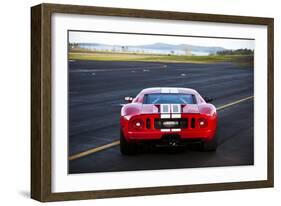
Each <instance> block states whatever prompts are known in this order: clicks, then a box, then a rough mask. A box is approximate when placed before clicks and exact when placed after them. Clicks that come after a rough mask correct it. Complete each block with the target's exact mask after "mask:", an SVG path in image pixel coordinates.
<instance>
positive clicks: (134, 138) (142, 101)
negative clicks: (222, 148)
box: [120, 87, 218, 155]
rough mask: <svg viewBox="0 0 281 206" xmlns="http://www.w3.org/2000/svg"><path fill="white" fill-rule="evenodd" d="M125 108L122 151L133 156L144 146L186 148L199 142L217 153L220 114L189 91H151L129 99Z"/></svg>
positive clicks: (174, 89) (121, 138) (194, 92)
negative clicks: (145, 144)
mask: <svg viewBox="0 0 281 206" xmlns="http://www.w3.org/2000/svg"><path fill="white" fill-rule="evenodd" d="M125 100H126V101H128V104H125V105H124V106H123V107H122V109H121V117H120V150H121V153H122V154H126V155H128V154H133V153H136V151H137V146H138V145H139V144H140V143H153V144H155V145H161V146H172V147H174V146H182V145H185V144H186V143H189V142H194V141H195V142H199V143H200V144H201V148H202V149H203V151H215V150H216V147H217V143H216V129H217V118H218V117H217V111H216V108H215V106H214V105H212V104H209V103H208V102H210V101H212V99H211V98H208V97H205V98H202V97H201V96H200V94H199V93H198V92H197V91H195V90H193V89H188V88H172V87H168V88H166V87H160V88H147V89H144V90H142V91H141V92H140V93H139V94H138V95H137V96H136V97H135V98H132V97H125Z"/></svg>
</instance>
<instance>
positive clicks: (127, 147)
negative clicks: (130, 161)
mask: <svg viewBox="0 0 281 206" xmlns="http://www.w3.org/2000/svg"><path fill="white" fill-rule="evenodd" d="M120 152H121V154H123V155H132V154H136V153H137V146H136V144H134V143H129V142H128V141H127V140H126V139H125V137H124V135H123V132H122V131H121V132H120Z"/></svg>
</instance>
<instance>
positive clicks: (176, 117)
mask: <svg viewBox="0 0 281 206" xmlns="http://www.w3.org/2000/svg"><path fill="white" fill-rule="evenodd" d="M171 118H172V119H179V118H181V114H172V116H171Z"/></svg>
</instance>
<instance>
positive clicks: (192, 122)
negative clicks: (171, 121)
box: [190, 118, 195, 128]
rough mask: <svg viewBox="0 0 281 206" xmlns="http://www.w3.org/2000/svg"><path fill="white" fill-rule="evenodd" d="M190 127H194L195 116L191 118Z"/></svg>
mask: <svg viewBox="0 0 281 206" xmlns="http://www.w3.org/2000/svg"><path fill="white" fill-rule="evenodd" d="M190 127H191V128H195V118H192V119H191V124H190Z"/></svg>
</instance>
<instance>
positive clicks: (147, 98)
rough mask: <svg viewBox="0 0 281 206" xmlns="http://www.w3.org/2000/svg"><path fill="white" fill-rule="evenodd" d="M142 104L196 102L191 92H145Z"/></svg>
mask: <svg viewBox="0 0 281 206" xmlns="http://www.w3.org/2000/svg"><path fill="white" fill-rule="evenodd" d="M143 103H144V104H196V99H195V96H194V95H193V94H170V93H167V94H165V93H161V94H145V95H144V100H143Z"/></svg>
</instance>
